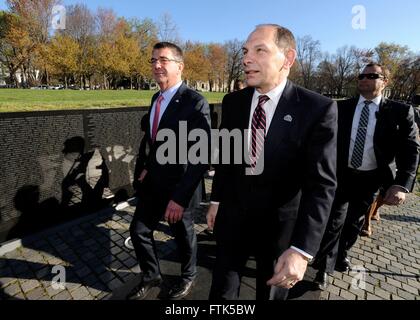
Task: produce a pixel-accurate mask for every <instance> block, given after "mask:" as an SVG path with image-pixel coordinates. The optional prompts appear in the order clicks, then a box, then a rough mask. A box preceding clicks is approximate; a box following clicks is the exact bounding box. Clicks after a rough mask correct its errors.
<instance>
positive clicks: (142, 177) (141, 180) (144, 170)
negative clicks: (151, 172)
mask: <svg viewBox="0 0 420 320" xmlns="http://www.w3.org/2000/svg"><path fill="white" fill-rule="evenodd" d="M146 174H147V170H146V169H143V171H142V172H141V174H140V177H139V178H138V179H137V180H138V181H140V182H143V180H144V177H146Z"/></svg>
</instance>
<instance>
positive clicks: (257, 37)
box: [245, 27, 275, 45]
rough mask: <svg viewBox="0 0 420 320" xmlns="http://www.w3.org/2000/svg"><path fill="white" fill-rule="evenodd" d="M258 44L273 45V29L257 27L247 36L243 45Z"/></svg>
mask: <svg viewBox="0 0 420 320" xmlns="http://www.w3.org/2000/svg"><path fill="white" fill-rule="evenodd" d="M251 43H252V44H254V45H255V44H258V43H266V44H268V43H274V44H275V29H274V28H273V27H258V28H256V29H255V30H254V31H252V32H251V34H250V35H249V36H248V39H247V40H246V43H245V45H247V44H248V45H249V44H251Z"/></svg>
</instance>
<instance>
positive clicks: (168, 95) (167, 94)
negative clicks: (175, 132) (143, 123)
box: [149, 81, 182, 135]
mask: <svg viewBox="0 0 420 320" xmlns="http://www.w3.org/2000/svg"><path fill="white" fill-rule="evenodd" d="M181 85H182V81H180V82H178V83H177V84H176V85H174V86H173V87H170V88H169V89H166V90H165V91H164V92H161V93H160V95H162V96H163V100H162V102H161V103H160V112H159V121H158V127H159V123H160V120H161V119H162V115H163V114H164V113H165V111H166V109H167V108H168V105H169V102H171V100H172V98H173V97H174V95H175V93H176V92H177V91H178V89H179V87H180V86H181ZM157 100H158V99H156V100H155V101H154V102H153V105H152V110H151V111H150V119H149V120H150V135H152V130H153V120H154V118H155V111H156V103H157Z"/></svg>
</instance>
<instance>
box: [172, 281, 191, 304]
mask: <svg viewBox="0 0 420 320" xmlns="http://www.w3.org/2000/svg"><path fill="white" fill-rule="evenodd" d="M193 284H194V281H193V280H190V281H185V280H184V281H182V282H181V283H179V284H178V285H175V286H174V287H172V288H171V289H170V290H169V292H168V299H170V300H178V299H182V298H184V297H185V296H187V295H188V294H189V293H190V292H191V289H192V288H193Z"/></svg>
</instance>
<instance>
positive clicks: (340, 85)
mask: <svg viewBox="0 0 420 320" xmlns="http://www.w3.org/2000/svg"><path fill="white" fill-rule="evenodd" d="M354 52H355V47H353V46H352V47H348V46H344V47H341V48H338V49H337V53H336V55H335V63H334V64H335V68H336V70H335V71H336V74H335V83H336V86H335V87H336V94H337V96H339V97H341V96H342V95H343V93H344V92H343V89H345V88H346V86H347V85H348V84H350V83H352V82H353V81H354V80H355V73H354V70H355V65H356V56H355V54H354Z"/></svg>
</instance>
